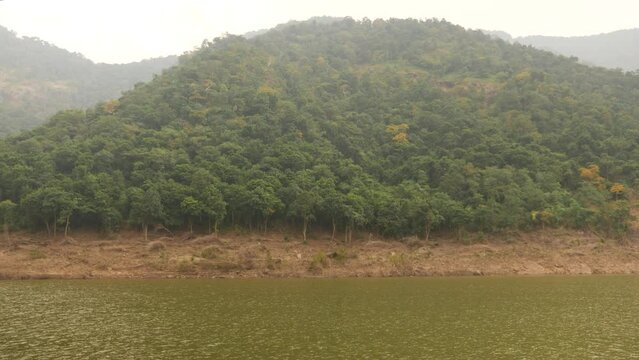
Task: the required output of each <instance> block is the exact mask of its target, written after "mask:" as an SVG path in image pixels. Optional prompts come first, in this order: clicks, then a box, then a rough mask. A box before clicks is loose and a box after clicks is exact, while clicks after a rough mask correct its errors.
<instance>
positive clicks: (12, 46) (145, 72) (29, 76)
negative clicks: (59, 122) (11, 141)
mask: <svg viewBox="0 0 639 360" xmlns="http://www.w3.org/2000/svg"><path fill="white" fill-rule="evenodd" d="M0 49H2V51H1V52H0V136H4V135H6V134H9V133H15V132H16V131H18V130H22V129H29V128H32V127H34V126H36V125H39V124H41V123H43V122H44V121H45V120H46V119H48V118H49V117H50V116H51V115H53V114H54V113H56V112H57V111H59V110H63V109H68V108H75V107H88V106H93V105H95V103H97V102H98V101H104V100H108V99H114V98H118V97H120V95H121V93H122V91H124V90H129V89H131V88H132V87H133V85H134V84H136V83H138V82H141V81H148V80H151V77H152V76H153V74H157V73H160V72H161V71H162V70H163V69H166V68H168V67H170V66H172V65H174V64H176V63H177V57H176V56H170V57H165V58H157V59H149V60H143V61H140V62H137V63H131V64H123V65H113V64H96V63H93V62H92V61H90V60H88V59H86V58H84V57H82V55H80V54H73V53H70V52H68V51H66V50H63V49H60V48H58V47H56V46H54V45H51V44H49V43H47V42H45V41H42V40H40V39H37V38H25V37H22V38H20V37H17V36H16V34H15V33H13V32H11V31H9V30H8V29H6V28H4V27H1V26H0Z"/></svg>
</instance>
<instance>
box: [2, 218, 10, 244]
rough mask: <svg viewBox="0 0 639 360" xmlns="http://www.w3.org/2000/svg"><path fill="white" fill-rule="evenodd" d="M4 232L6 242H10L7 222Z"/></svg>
mask: <svg viewBox="0 0 639 360" xmlns="http://www.w3.org/2000/svg"><path fill="white" fill-rule="evenodd" d="M3 230H4V240H5V241H9V223H8V222H7V221H6V220H5V222H4V226H3Z"/></svg>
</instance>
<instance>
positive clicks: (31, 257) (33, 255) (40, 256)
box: [29, 249, 47, 260]
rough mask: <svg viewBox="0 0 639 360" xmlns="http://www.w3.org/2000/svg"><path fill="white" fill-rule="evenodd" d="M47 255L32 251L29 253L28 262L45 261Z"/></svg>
mask: <svg viewBox="0 0 639 360" xmlns="http://www.w3.org/2000/svg"><path fill="white" fill-rule="evenodd" d="M46 257H47V255H46V254H45V253H44V252H42V250H39V249H33V250H30V251H29V260H38V259H45V258H46Z"/></svg>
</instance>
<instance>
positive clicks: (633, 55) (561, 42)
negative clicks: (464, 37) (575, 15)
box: [484, 29, 639, 71]
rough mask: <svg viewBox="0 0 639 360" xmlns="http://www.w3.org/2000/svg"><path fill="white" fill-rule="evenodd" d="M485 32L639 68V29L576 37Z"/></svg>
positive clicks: (591, 59) (607, 63) (603, 62)
mask: <svg viewBox="0 0 639 360" xmlns="http://www.w3.org/2000/svg"><path fill="white" fill-rule="evenodd" d="M484 33H486V34H488V35H490V36H492V37H495V38H500V39H502V40H504V41H508V42H517V43H520V44H522V45H531V46H534V47H536V48H539V49H543V50H548V51H552V52H554V53H556V54H560V55H565V56H575V57H577V58H579V59H580V60H581V62H583V63H584V64H587V65H595V66H603V67H607V68H611V69H617V68H618V69H622V70H625V71H635V70H639V29H627V30H619V31H614V32H611V33H605V34H598V35H590V36H574V37H559V36H540V35H537V36H523V37H516V38H513V37H512V36H511V35H510V34H508V33H506V32H503V31H484Z"/></svg>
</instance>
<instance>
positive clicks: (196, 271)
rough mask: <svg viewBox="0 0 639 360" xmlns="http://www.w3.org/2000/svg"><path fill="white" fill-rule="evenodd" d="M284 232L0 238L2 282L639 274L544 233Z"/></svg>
mask: <svg viewBox="0 0 639 360" xmlns="http://www.w3.org/2000/svg"><path fill="white" fill-rule="evenodd" d="M289 238H290V236H284V234H282V233H269V234H234V233H229V234H223V235H221V236H220V237H216V236H213V235H204V236H193V235H190V234H183V235H181V236H176V237H155V238H154V239H152V240H151V241H149V242H145V241H144V240H143V239H141V236H140V234H138V233H134V232H130V233H121V234H118V235H117V237H116V238H114V239H104V238H102V237H100V236H99V235H97V234H92V233H83V234H78V235H76V236H75V237H74V238H58V239H55V240H51V239H48V238H46V237H45V236H44V235H42V234H27V233H19V234H15V235H13V236H12V239H11V241H10V242H6V241H3V242H0V280H40V279H182V278H184V279H192V278H361V277H379V278H382V277H409V276H412V277H447V276H527V275H594V274H607V275H622V274H639V244H636V243H635V242H634V241H632V240H629V241H625V242H619V241H617V240H613V239H610V240H602V239H601V238H599V237H598V236H596V235H595V234H589V233H585V232H579V231H573V230H564V229H550V230H540V231H535V232H530V233H514V234H509V235H503V234H502V235H494V236H490V237H484V236H482V237H479V236H476V238H473V239H467V241H465V242H464V243H461V242H458V241H456V240H455V239H452V238H446V237H441V238H439V237H437V238H435V239H432V240H431V241H428V242H426V241H421V240H419V239H417V238H410V239H404V240H403V241H397V240H384V239H373V238H368V239H360V240H356V241H353V243H352V244H342V243H338V242H331V241H330V236H329V237H327V236H318V237H317V238H315V239H312V240H310V241H309V242H308V243H306V244H304V243H302V242H301V241H298V240H296V239H293V240H285V239H289Z"/></svg>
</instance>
